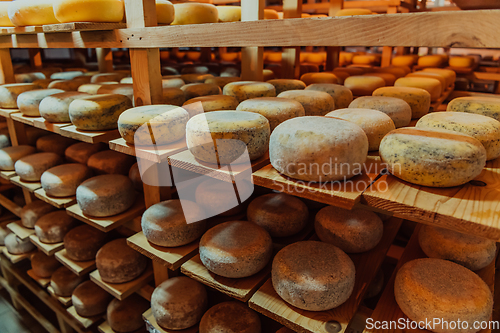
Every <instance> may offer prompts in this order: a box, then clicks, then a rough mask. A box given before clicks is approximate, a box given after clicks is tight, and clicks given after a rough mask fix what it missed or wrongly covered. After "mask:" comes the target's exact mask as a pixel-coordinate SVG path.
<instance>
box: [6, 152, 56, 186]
mask: <svg viewBox="0 0 500 333" xmlns="http://www.w3.org/2000/svg"><path fill="white" fill-rule="evenodd" d="M61 163H63V159H62V157H61V156H60V155H57V154H56V153H52V152H50V153H37V154H33V155H29V156H25V157H23V158H21V159H19V160H18V161H17V162H16V164H14V168H15V170H16V173H17V174H18V175H19V177H21V179H22V180H24V181H28V182H38V181H40V177H42V173H44V172H45V171H47V170H48V169H50V168H52V167H54V166H56V165H59V164H61Z"/></svg>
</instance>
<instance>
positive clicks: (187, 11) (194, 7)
mask: <svg viewBox="0 0 500 333" xmlns="http://www.w3.org/2000/svg"><path fill="white" fill-rule="evenodd" d="M174 9H175V19H174V21H173V22H172V25H183V24H200V23H217V22H218V21H219V13H218V11H217V7H215V6H214V5H212V4H208V3H176V4H174Z"/></svg>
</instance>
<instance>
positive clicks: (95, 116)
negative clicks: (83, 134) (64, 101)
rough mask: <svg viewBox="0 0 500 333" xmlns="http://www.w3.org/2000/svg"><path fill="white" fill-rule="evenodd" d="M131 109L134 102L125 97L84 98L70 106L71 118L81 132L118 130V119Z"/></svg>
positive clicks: (100, 96)
mask: <svg viewBox="0 0 500 333" xmlns="http://www.w3.org/2000/svg"><path fill="white" fill-rule="evenodd" d="M131 107H132V101H131V100H130V99H129V98H128V97H126V96H123V95H118V94H109V95H108V94H106V95H95V96H88V97H82V98H80V99H75V100H74V101H73V102H71V104H70V105H69V118H70V119H71V122H72V123H73V125H75V126H76V128H78V129H80V130H88V131H99V130H109V129H114V128H117V126H118V125H117V121H118V117H119V116H120V114H121V113H122V112H123V111H125V110H127V109H130V108H131Z"/></svg>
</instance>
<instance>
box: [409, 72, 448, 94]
mask: <svg viewBox="0 0 500 333" xmlns="http://www.w3.org/2000/svg"><path fill="white" fill-rule="evenodd" d="M406 77H428V78H432V79H436V80H438V81H439V82H441V91H443V92H444V91H445V90H446V88H447V87H448V85H447V84H446V78H445V77H444V76H443V75H442V74H440V73H433V72H424V71H417V72H413V73H410V74H408V75H406Z"/></svg>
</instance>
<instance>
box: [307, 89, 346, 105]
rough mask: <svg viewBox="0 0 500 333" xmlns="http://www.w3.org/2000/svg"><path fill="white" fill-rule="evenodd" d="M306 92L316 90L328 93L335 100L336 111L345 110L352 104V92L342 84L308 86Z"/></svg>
mask: <svg viewBox="0 0 500 333" xmlns="http://www.w3.org/2000/svg"><path fill="white" fill-rule="evenodd" d="M305 90H316V91H323V92H326V93H328V94H329V95H330V96H332V98H333V100H334V105H335V109H345V108H346V107H348V106H349V104H351V102H352V99H353V96H352V91H351V90H349V89H348V88H346V87H344V86H341V85H340V84H333V83H314V84H311V85H309V86H307V87H306V89H305Z"/></svg>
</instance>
